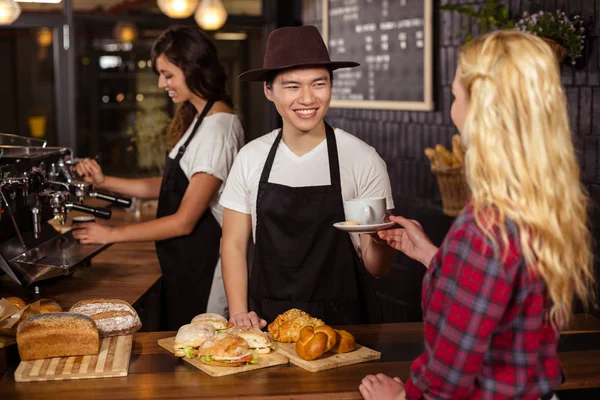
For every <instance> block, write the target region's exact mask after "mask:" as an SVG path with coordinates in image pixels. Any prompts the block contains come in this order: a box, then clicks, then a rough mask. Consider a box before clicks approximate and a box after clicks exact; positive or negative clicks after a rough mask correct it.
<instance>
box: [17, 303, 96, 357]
mask: <svg viewBox="0 0 600 400" xmlns="http://www.w3.org/2000/svg"><path fill="white" fill-rule="evenodd" d="M17 347H18V349H19V355H20V356H21V360H23V361H30V360H37V359H40V358H52V357H66V356H82V355H92V354H98V352H99V351H100V338H99V336H98V328H97V327H96V323H95V322H94V320H93V319H91V318H90V317H88V316H85V315H82V314H75V313H66V312H64V313H62V312H61V313H46V314H38V315H34V316H32V317H29V318H27V319H26V320H23V321H21V323H20V324H19V327H18V328H17Z"/></svg>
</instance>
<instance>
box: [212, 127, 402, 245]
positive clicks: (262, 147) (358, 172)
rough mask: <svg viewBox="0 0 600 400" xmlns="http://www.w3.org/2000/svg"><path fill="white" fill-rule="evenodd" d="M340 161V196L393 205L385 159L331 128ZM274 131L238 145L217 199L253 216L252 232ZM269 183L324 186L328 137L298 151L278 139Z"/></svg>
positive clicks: (351, 137)
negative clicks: (378, 199) (303, 151)
mask: <svg viewBox="0 0 600 400" xmlns="http://www.w3.org/2000/svg"><path fill="white" fill-rule="evenodd" d="M334 132H335V139H336V142H337V148H338V157H339V163H340V179H341V186H342V197H343V199H344V200H350V199H354V198H359V197H385V198H386V202H387V209H388V210H391V209H393V208H394V200H393V199H392V189H391V186H390V178H389V175H388V172H387V168H386V165H385V162H384V161H383V160H382V159H381V157H380V156H379V154H377V152H376V151H375V149H374V148H373V147H371V146H369V145H368V144H366V143H365V142H363V141H362V140H360V139H358V138H357V137H355V136H353V135H351V134H349V133H348V132H345V131H343V130H342V129H339V128H338V129H335V130H334ZM278 134H279V129H276V130H274V131H273V132H271V133H267V134H266V135H264V136H261V137H260V138H258V139H255V140H254V141H252V142H251V143H248V144H247V145H246V146H245V147H243V148H242V150H240V152H239V154H238V156H237V158H236V159H235V162H234V163H233V167H232V168H231V172H230V173H229V178H228V179H227V185H225V190H224V191H223V194H222V195H221V205H222V206H223V207H225V208H228V209H230V210H234V211H237V212H240V213H244V214H250V215H251V216H252V233H253V237H254V238H255V237H256V196H257V194H258V184H259V181H260V176H261V174H262V171H263V168H264V166H265V162H266V161H267V156H268V154H269V151H270V150H271V147H272V146H273V143H274V141H275V139H276V137H277V135H278ZM269 182H270V183H276V184H280V185H285V186H292V187H301V186H323V185H330V184H331V177H330V174H329V156H328V153H327V140H326V139H324V140H323V142H321V143H320V144H319V145H318V146H317V147H315V148H314V149H313V150H312V151H310V152H309V153H306V154H304V155H303V156H301V157H299V156H297V155H296V154H294V153H293V152H292V151H291V150H290V149H289V148H288V147H287V146H286V144H285V143H284V142H283V140H282V141H281V142H280V143H279V148H278V149H277V154H276V155H275V160H274V162H273V167H272V169H271V174H270V176H269Z"/></svg>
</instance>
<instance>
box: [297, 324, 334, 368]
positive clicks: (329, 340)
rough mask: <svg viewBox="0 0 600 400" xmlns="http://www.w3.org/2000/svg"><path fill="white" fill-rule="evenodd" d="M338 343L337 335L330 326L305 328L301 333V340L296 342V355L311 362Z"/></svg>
mask: <svg viewBox="0 0 600 400" xmlns="http://www.w3.org/2000/svg"><path fill="white" fill-rule="evenodd" d="M336 341H337V334H336V332H335V330H334V329H333V328H332V327H330V326H327V325H322V326H319V327H317V328H313V327H312V326H305V327H304V328H302V330H301V331H300V338H299V339H298V341H297V342H296V354H298V357H300V358H301V359H303V360H307V361H311V360H314V359H316V358H319V357H321V356H322V355H323V354H325V353H327V352H328V351H329V350H331V349H332V348H333V347H334V346H335V344H336Z"/></svg>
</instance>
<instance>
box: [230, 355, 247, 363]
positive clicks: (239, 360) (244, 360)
mask: <svg viewBox="0 0 600 400" xmlns="http://www.w3.org/2000/svg"><path fill="white" fill-rule="evenodd" d="M248 361H252V354H250V355H247V356H245V357H242V358H238V359H237V360H235V361H233V362H248Z"/></svg>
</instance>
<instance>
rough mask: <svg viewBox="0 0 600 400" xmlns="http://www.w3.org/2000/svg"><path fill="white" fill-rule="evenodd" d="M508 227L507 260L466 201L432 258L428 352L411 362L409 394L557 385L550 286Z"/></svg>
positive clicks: (471, 393)
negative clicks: (531, 266)
mask: <svg viewBox="0 0 600 400" xmlns="http://www.w3.org/2000/svg"><path fill="white" fill-rule="evenodd" d="M506 227H507V231H508V236H509V248H508V252H507V253H508V256H507V258H506V259H505V260H504V261H503V260H502V256H501V255H500V256H498V255H497V254H496V252H495V251H494V249H493V247H492V244H491V242H490V240H489V239H488V238H487V237H486V235H485V233H484V232H483V231H482V230H481V229H479V227H478V226H477V224H476V223H475V219H474V214H473V208H472V206H467V207H466V208H465V210H463V212H462V213H461V214H460V215H459V216H458V217H457V219H456V221H455V222H454V224H453V225H452V228H451V229H450V231H449V232H448V235H447V236H446V238H445V240H444V242H443V243H442V246H441V247H440V249H439V251H438V252H437V254H436V255H435V256H434V258H433V260H432V261H431V264H430V266H429V270H428V271H427V274H426V275H425V278H424V281H423V296H422V307H423V322H424V329H425V353H423V354H422V355H421V356H419V357H418V358H417V359H416V360H415V361H414V362H413V363H412V366H411V374H410V378H409V379H408V381H407V382H406V394H407V398H408V399H419V398H422V397H425V398H427V399H537V398H539V397H541V396H542V395H544V394H546V393H548V392H551V391H552V390H554V389H556V388H557V387H558V386H559V385H560V383H561V365H560V362H559V360H558V356H557V348H558V341H559V338H560V333H559V332H557V331H556V330H555V329H554V328H553V327H552V326H551V324H550V323H549V321H548V319H547V315H548V309H549V303H548V301H547V298H546V286H545V284H544V281H543V279H542V278H541V277H540V276H537V275H536V274H534V273H532V272H530V271H529V270H528V269H527V267H526V265H525V261H524V258H523V255H522V252H521V248H520V245H519V235H518V231H517V229H516V225H515V224H514V223H513V222H512V221H507V222H506ZM497 241H498V243H501V240H500V238H499V235H498V236H497Z"/></svg>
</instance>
